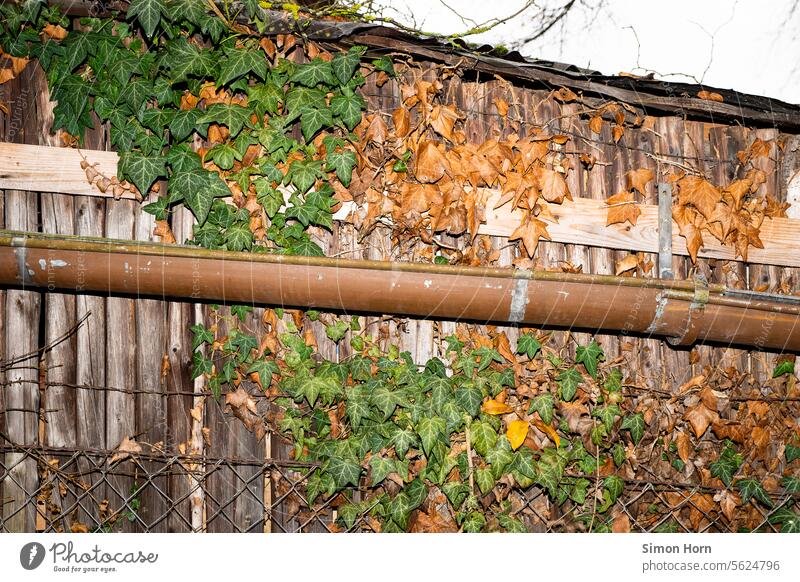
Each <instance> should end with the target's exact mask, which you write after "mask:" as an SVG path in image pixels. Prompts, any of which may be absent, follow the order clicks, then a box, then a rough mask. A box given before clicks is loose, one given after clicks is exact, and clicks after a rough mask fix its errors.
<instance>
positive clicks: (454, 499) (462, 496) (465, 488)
mask: <svg viewBox="0 0 800 582" xmlns="http://www.w3.org/2000/svg"><path fill="white" fill-rule="evenodd" d="M441 489H442V493H444V494H445V496H446V497H447V500H448V501H449V502H450V505H451V506H452V507H453V509H455V510H456V511H458V510H459V509H460V508H461V506H462V505H463V504H464V501H465V500H466V499H467V496H468V495H469V485H467V484H466V483H459V482H457V481H449V482H447V483H445V484H444V485H442V487H441Z"/></svg>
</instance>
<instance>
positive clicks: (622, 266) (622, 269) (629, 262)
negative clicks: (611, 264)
mask: <svg viewBox="0 0 800 582" xmlns="http://www.w3.org/2000/svg"><path fill="white" fill-rule="evenodd" d="M638 266H639V258H638V257H637V256H636V255H628V256H627V257H625V258H623V259H620V260H619V261H617V265H616V269H615V270H614V273H615V274H616V276H617V277H619V276H620V275H622V274H623V273H627V272H629V271H633V270H635V269H636V268H637V267H638Z"/></svg>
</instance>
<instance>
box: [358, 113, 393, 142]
mask: <svg viewBox="0 0 800 582" xmlns="http://www.w3.org/2000/svg"><path fill="white" fill-rule="evenodd" d="M387 132H388V128H387V127H386V122H385V121H384V120H383V116H382V115H380V114H377V113H376V114H375V115H374V116H373V117H372V121H370V124H369V127H368V128H367V131H366V133H365V134H364V142H365V143H376V144H378V145H383V143H384V142H385V141H386V134H387Z"/></svg>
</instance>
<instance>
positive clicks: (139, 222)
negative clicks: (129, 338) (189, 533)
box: [134, 208, 168, 532]
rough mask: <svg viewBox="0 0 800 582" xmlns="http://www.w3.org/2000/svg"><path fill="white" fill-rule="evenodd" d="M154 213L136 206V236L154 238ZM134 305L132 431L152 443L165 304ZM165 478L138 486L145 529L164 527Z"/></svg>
mask: <svg viewBox="0 0 800 582" xmlns="http://www.w3.org/2000/svg"><path fill="white" fill-rule="evenodd" d="M154 226H155V220H154V217H153V216H152V215H151V214H147V213H145V212H142V211H141V209H140V208H137V212H136V226H135V237H136V240H143V241H154V240H156V237H154V236H153V234H152V233H153V228H154ZM135 307H136V323H135V326H134V328H135V331H136V347H135V351H136V384H135V386H136V388H137V389H138V393H137V394H136V434H137V435H138V439H139V440H141V441H143V442H146V443H150V444H154V443H162V447H161V448H162V450H163V443H164V442H165V441H166V439H167V426H166V420H167V417H166V410H165V408H166V404H165V403H166V395H165V394H164V393H163V392H162V388H163V386H162V380H161V370H162V366H163V365H164V360H163V358H164V357H165V356H166V324H167V321H166V304H165V302H164V301H163V300H159V299H144V298H141V297H137V299H136V302H135ZM143 464H144V466H145V468H146V470H147V471H148V472H149V473H155V472H157V471H158V470H159V469H160V468H161V466H162V463H160V462H157V461H156V462H153V461H147V462H144V463H143ZM166 492H167V479H166V477H163V476H160V477H158V478H155V479H153V480H151V481H150V482H149V483H148V484H147V485H146V486H145V488H144V489H143V490H142V493H141V495H140V496H139V500H140V502H141V507H140V509H139V515H140V516H141V518H142V520H143V521H144V522H145V523H146V524H147V525H148V530H149V531H155V532H164V531H166V527H167V522H166V520H162V519H161V518H162V516H163V515H164V513H165V512H166V511H167V507H168V506H167V503H166V499H165V496H164V494H166Z"/></svg>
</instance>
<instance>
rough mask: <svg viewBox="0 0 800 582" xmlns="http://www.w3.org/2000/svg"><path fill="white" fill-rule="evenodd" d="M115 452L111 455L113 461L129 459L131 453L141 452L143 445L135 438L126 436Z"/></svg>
mask: <svg viewBox="0 0 800 582" xmlns="http://www.w3.org/2000/svg"><path fill="white" fill-rule="evenodd" d="M115 451H116V452H115V453H114V454H113V455H112V456H111V461H110V462H111V463H115V462H116V461H121V460H123V459H127V458H128V457H130V456H131V454H136V453H141V452H142V445H140V444H139V443H137V442H136V441H135V440H134V439H132V438H129V437H125V438H124V439H122V442H121V443H119V446H118V447H117V448H116V449H115Z"/></svg>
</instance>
